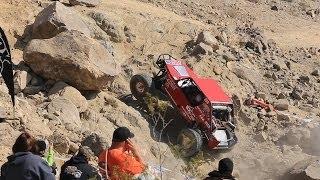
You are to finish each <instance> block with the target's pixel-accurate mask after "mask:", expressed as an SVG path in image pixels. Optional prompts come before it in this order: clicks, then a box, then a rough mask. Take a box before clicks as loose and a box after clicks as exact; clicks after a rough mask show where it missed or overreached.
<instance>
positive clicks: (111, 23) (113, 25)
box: [90, 12, 125, 42]
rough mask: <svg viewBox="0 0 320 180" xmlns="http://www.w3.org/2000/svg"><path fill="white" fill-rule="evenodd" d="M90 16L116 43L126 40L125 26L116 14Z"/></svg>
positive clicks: (95, 13)
mask: <svg viewBox="0 0 320 180" xmlns="http://www.w3.org/2000/svg"><path fill="white" fill-rule="evenodd" d="M90 16H91V17H92V18H93V19H94V20H95V21H96V24H97V25H98V26H99V27H100V28H101V29H102V30H103V31H105V32H106V33H107V34H108V35H109V36H110V39H111V40H112V41H114V42H122V41H123V40H124V39H125V34H124V25H123V22H122V20H121V19H120V18H119V17H117V16H116V15H114V14H111V13H108V14H105V13H101V12H94V13H91V14H90Z"/></svg>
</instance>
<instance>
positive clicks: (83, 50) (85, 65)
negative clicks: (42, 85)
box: [24, 31, 118, 90]
mask: <svg viewBox="0 0 320 180" xmlns="http://www.w3.org/2000/svg"><path fill="white" fill-rule="evenodd" d="M24 60H25V62H26V63H27V64H29V66H30V67H31V68H32V70H33V71H34V72H35V73H37V74H39V75H41V76H42V77H44V78H46V79H53V80H56V81H64V82H66V83H68V84H70V85H72V86H73V87H75V88H77V89H79V90H101V89H103V88H105V87H106V86H107V84H108V83H111V82H112V81H113V79H114V77H115V76H116V75H117V74H118V66H117V63H116V62H115V59H114V57H113V56H112V55H111V54H110V53H109V52H108V51H107V50H106V49H105V48H104V47H103V46H102V45H101V44H99V43H98V42H97V41H95V40H94V39H92V38H89V37H87V36H85V35H84V34H82V33H80V32H78V31H67V32H63V33H60V34H59V35H57V36H56V37H54V38H51V39H43V40H40V39H34V40H32V41H31V42H30V43H29V44H28V46H27V47H26V48H25V50H24Z"/></svg>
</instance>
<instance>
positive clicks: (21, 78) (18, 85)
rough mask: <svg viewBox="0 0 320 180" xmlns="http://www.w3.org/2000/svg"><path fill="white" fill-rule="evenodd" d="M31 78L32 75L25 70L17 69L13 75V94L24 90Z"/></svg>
mask: <svg viewBox="0 0 320 180" xmlns="http://www.w3.org/2000/svg"><path fill="white" fill-rule="evenodd" d="M31 79H32V76H31V75H30V74H29V73H28V72H27V71H20V70H17V71H16V73H15V74H14V77H13V81H14V88H15V89H14V91H15V94H17V93H19V92H21V91H22V90H24V89H25V88H26V87H27V85H28V83H29V82H30V81H31Z"/></svg>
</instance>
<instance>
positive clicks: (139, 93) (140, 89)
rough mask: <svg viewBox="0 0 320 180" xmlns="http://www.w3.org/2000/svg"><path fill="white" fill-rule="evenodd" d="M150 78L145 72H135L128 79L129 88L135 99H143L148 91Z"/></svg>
mask: <svg viewBox="0 0 320 180" xmlns="http://www.w3.org/2000/svg"><path fill="white" fill-rule="evenodd" d="M151 87H152V78H151V77H150V76H148V75H145V74H136V75H134V76H133V77H132V78H131V80H130V90H131V93H132V95H133V96H134V97H135V98H136V99H143V97H145V96H146V95H147V93H149V92H150V90H151Z"/></svg>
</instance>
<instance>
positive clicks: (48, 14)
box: [32, 2, 90, 39]
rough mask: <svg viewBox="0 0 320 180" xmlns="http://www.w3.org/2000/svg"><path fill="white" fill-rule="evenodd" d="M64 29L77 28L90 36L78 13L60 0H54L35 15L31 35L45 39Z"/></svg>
mask: <svg viewBox="0 0 320 180" xmlns="http://www.w3.org/2000/svg"><path fill="white" fill-rule="evenodd" d="M66 30H77V31H80V32H82V33H84V34H85V35H87V36H90V30H89V29H88V27H87V26H86V24H85V23H84V22H83V21H82V20H81V16H80V15H79V14H78V13H76V12H75V11H74V10H72V9H71V8H69V7H66V6H64V5H63V4H61V3H60V2H54V3H52V4H50V5H49V6H48V7H46V8H45V9H43V10H42V11H41V12H40V13H39V14H38V16H37V17H36V19H35V21H34V23H33V30H32V36H33V38H37V39H47V38H52V37H54V36H56V35H57V34H59V33H61V32H63V31H66Z"/></svg>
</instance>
